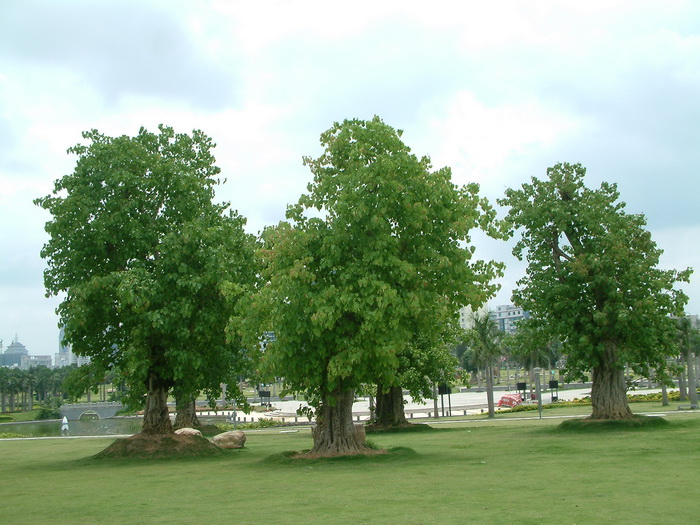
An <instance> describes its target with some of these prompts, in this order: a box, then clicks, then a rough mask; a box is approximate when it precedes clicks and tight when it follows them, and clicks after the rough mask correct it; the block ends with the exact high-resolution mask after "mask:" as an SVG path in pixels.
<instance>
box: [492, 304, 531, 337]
mask: <svg viewBox="0 0 700 525" xmlns="http://www.w3.org/2000/svg"><path fill="white" fill-rule="evenodd" d="M529 317H530V312H527V311H525V310H523V309H522V308H520V307H518V306H514V305H512V304H504V305H501V306H497V307H496V309H495V310H493V311H492V312H491V319H493V320H494V321H496V323H497V324H498V329H499V330H500V331H501V332H506V333H508V334H513V333H515V331H516V330H517V324H518V321H520V320H521V319H528V318H529Z"/></svg>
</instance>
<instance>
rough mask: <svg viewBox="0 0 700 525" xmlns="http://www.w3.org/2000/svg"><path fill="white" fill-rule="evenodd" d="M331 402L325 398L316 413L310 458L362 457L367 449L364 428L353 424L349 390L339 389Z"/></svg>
mask: <svg viewBox="0 0 700 525" xmlns="http://www.w3.org/2000/svg"><path fill="white" fill-rule="evenodd" d="M333 398H334V399H333V402H331V399H329V396H328V395H325V396H324V398H323V400H322V402H321V406H320V407H319V409H318V413H317V414H316V426H315V427H314V428H313V431H312V435H313V438H314V446H313V448H312V449H311V451H310V452H309V455H312V456H348V455H352V454H362V453H365V452H367V451H368V450H369V449H368V447H367V445H366V444H365V439H364V427H362V426H360V425H358V426H357V427H355V425H354V424H353V422H352V403H353V401H354V398H355V396H354V392H353V390H352V389H348V390H342V389H339V390H337V391H335V392H334V393H333Z"/></svg>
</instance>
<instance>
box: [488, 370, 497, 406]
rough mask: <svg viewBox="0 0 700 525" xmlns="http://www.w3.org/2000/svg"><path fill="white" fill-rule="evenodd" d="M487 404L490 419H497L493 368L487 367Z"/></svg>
mask: <svg viewBox="0 0 700 525" xmlns="http://www.w3.org/2000/svg"><path fill="white" fill-rule="evenodd" d="M486 403H487V404H488V407H489V418H494V417H496V408H495V406H494V404H493V366H492V365H488V366H487V367H486Z"/></svg>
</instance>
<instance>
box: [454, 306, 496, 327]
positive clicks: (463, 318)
mask: <svg viewBox="0 0 700 525" xmlns="http://www.w3.org/2000/svg"><path fill="white" fill-rule="evenodd" d="M488 311H489V309H488V305H485V304H484V305H481V307H479V309H478V310H477V311H476V313H477V314H479V315H484V314H485V313H487V312H488ZM473 317H474V310H472V307H471V306H463V307H462V308H460V309H459V326H460V328H461V329H462V330H469V329H471V327H472V326H474V319H473Z"/></svg>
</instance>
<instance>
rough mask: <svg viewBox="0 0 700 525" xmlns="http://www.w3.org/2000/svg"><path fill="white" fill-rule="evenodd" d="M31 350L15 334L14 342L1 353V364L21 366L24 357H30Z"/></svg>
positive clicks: (13, 366)
mask: <svg viewBox="0 0 700 525" xmlns="http://www.w3.org/2000/svg"><path fill="white" fill-rule="evenodd" d="M28 357H29V352H28V351H27V348H26V347H25V346H24V345H23V344H22V343H20V342H19V341H18V340H17V336H15V338H14V340H13V341H12V343H10V344H9V346H8V347H7V348H6V349H5V351H4V352H3V353H2V354H0V366H6V367H10V368H21V367H22V358H25V360H26V359H28Z"/></svg>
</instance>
